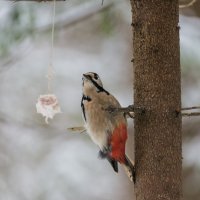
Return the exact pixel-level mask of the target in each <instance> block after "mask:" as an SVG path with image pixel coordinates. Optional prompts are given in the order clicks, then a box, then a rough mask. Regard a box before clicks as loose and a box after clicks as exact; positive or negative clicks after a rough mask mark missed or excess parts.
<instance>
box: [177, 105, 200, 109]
mask: <svg viewBox="0 0 200 200" xmlns="http://www.w3.org/2000/svg"><path fill="white" fill-rule="evenodd" d="M193 109H200V106H192V107H186V108H181V110H193Z"/></svg>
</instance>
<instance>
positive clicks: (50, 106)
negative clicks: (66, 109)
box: [36, 94, 61, 124]
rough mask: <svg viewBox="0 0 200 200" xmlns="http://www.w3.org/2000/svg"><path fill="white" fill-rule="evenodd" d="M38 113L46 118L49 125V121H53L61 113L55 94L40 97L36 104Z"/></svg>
mask: <svg viewBox="0 0 200 200" xmlns="http://www.w3.org/2000/svg"><path fill="white" fill-rule="evenodd" d="M36 109H37V113H40V114H42V116H43V117H45V122H46V123H47V124H48V123H49V122H48V119H49V118H50V119H53V117H54V115H55V114H57V113H61V109H60V106H59V103H58V100H57V97H56V96H55V95H54V94H44V95H40V96H39V98H38V101H37V104H36Z"/></svg>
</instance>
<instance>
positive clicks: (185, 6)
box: [179, 0, 196, 8]
mask: <svg viewBox="0 0 200 200" xmlns="http://www.w3.org/2000/svg"><path fill="white" fill-rule="evenodd" d="M195 2H196V0H191V1H190V2H189V3H187V4H183V5H179V8H187V7H190V6H192V5H193V4H194V3H195Z"/></svg>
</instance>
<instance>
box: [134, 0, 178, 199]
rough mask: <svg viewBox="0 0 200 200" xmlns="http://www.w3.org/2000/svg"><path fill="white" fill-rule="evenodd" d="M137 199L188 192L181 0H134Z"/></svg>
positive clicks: (157, 197) (166, 197)
mask: <svg viewBox="0 0 200 200" xmlns="http://www.w3.org/2000/svg"><path fill="white" fill-rule="evenodd" d="M131 5H132V15H133V19H132V20H133V23H132V26H133V48H134V53H133V57H134V64H133V65H134V104H135V106H141V107H144V108H145V110H146V112H145V113H144V114H142V115H141V114H139V113H138V114H137V113H136V114H135V162H136V185H135V192H136V199H137V200H157V199H158V200H160V199H163V200H180V199H181V198H182V149H181V144H182V137H181V116H180V115H179V116H178V115H177V114H176V112H175V111H176V110H177V109H180V108H181V78H180V77H181V73H180V61H179V60H180V57H179V54H180V53H179V26H178V20H179V10H178V0H131Z"/></svg>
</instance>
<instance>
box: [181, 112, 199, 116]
mask: <svg viewBox="0 0 200 200" xmlns="http://www.w3.org/2000/svg"><path fill="white" fill-rule="evenodd" d="M181 116H182V117H191V116H200V112H191V113H181Z"/></svg>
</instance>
